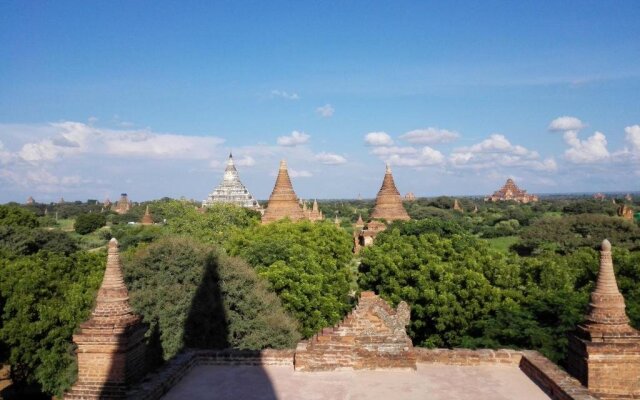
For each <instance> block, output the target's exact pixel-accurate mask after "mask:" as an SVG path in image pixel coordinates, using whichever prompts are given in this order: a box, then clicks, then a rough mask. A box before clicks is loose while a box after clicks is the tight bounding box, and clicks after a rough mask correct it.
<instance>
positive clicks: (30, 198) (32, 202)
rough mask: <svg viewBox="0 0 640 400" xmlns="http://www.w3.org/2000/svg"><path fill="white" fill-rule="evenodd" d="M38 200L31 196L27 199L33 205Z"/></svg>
mask: <svg viewBox="0 0 640 400" xmlns="http://www.w3.org/2000/svg"><path fill="white" fill-rule="evenodd" d="M35 202H36V201H35V200H34V199H33V197H31V196H29V198H28V199H27V205H31V204H34V203H35Z"/></svg>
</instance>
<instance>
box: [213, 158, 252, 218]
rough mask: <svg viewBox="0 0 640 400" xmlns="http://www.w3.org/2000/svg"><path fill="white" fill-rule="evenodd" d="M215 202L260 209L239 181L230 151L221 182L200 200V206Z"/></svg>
mask: <svg viewBox="0 0 640 400" xmlns="http://www.w3.org/2000/svg"><path fill="white" fill-rule="evenodd" d="M215 203H231V204H236V205H238V206H241V207H246V208H251V209H254V210H257V211H261V210H262V207H260V204H258V201H257V200H256V199H254V198H253V196H252V195H251V193H250V192H249V191H248V190H247V188H246V187H245V186H244V185H243V184H242V182H241V181H240V175H239V174H238V170H237V169H236V165H235V164H234V162H233V154H232V153H229V158H228V159H227V165H226V167H225V169H224V176H223V178H222V182H221V183H220V184H219V185H218V186H217V187H216V188H215V189H214V190H213V192H211V193H210V194H209V196H208V197H207V199H206V200H203V201H202V206H203V207H207V206H211V205H213V204H215Z"/></svg>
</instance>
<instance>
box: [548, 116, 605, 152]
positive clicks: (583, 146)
mask: <svg viewBox="0 0 640 400" xmlns="http://www.w3.org/2000/svg"><path fill="white" fill-rule="evenodd" d="M586 126H587V125H586V124H584V123H583V122H582V121H581V120H580V119H578V118H576V117H570V116H564V117H558V118H556V119H554V120H553V121H551V123H550V124H549V130H550V131H552V132H563V136H562V137H563V138H564V141H565V143H566V144H567V145H568V146H569V148H568V149H567V150H566V151H565V152H564V157H565V158H566V159H567V160H568V161H570V162H572V163H575V164H589V163H597V162H602V161H606V160H608V159H609V157H610V155H609V150H607V137H606V136H605V135H604V134H603V133H602V132H595V133H594V134H593V135H591V136H590V137H588V138H587V139H586V140H580V138H578V133H579V132H580V131H581V130H582V129H584V128H585V127H586Z"/></svg>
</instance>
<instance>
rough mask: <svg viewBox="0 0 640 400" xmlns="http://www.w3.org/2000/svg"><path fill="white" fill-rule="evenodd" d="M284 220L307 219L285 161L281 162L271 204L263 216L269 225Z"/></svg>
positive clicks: (270, 197)
mask: <svg viewBox="0 0 640 400" xmlns="http://www.w3.org/2000/svg"><path fill="white" fill-rule="evenodd" d="M283 218H289V219H290V220H291V221H300V220H303V219H306V215H305V213H304V212H303V211H302V208H301V207H300V204H299V201H298V196H296V192H295V191H294V190H293V185H292V184H291V178H289V171H288V169H287V162H286V161H285V160H282V161H280V168H278V177H277V178H276V184H275V185H274V187H273V191H272V192H271V196H269V203H268V205H267V209H266V210H265V211H264V215H263V216H262V223H263V224H268V223H269V222H273V221H277V220H279V219H283Z"/></svg>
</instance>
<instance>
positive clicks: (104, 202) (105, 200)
mask: <svg viewBox="0 0 640 400" xmlns="http://www.w3.org/2000/svg"><path fill="white" fill-rule="evenodd" d="M102 205H103V206H104V208H111V205H112V203H111V200H109V198H108V197H107V198H106V199H104V201H103V202H102Z"/></svg>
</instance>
